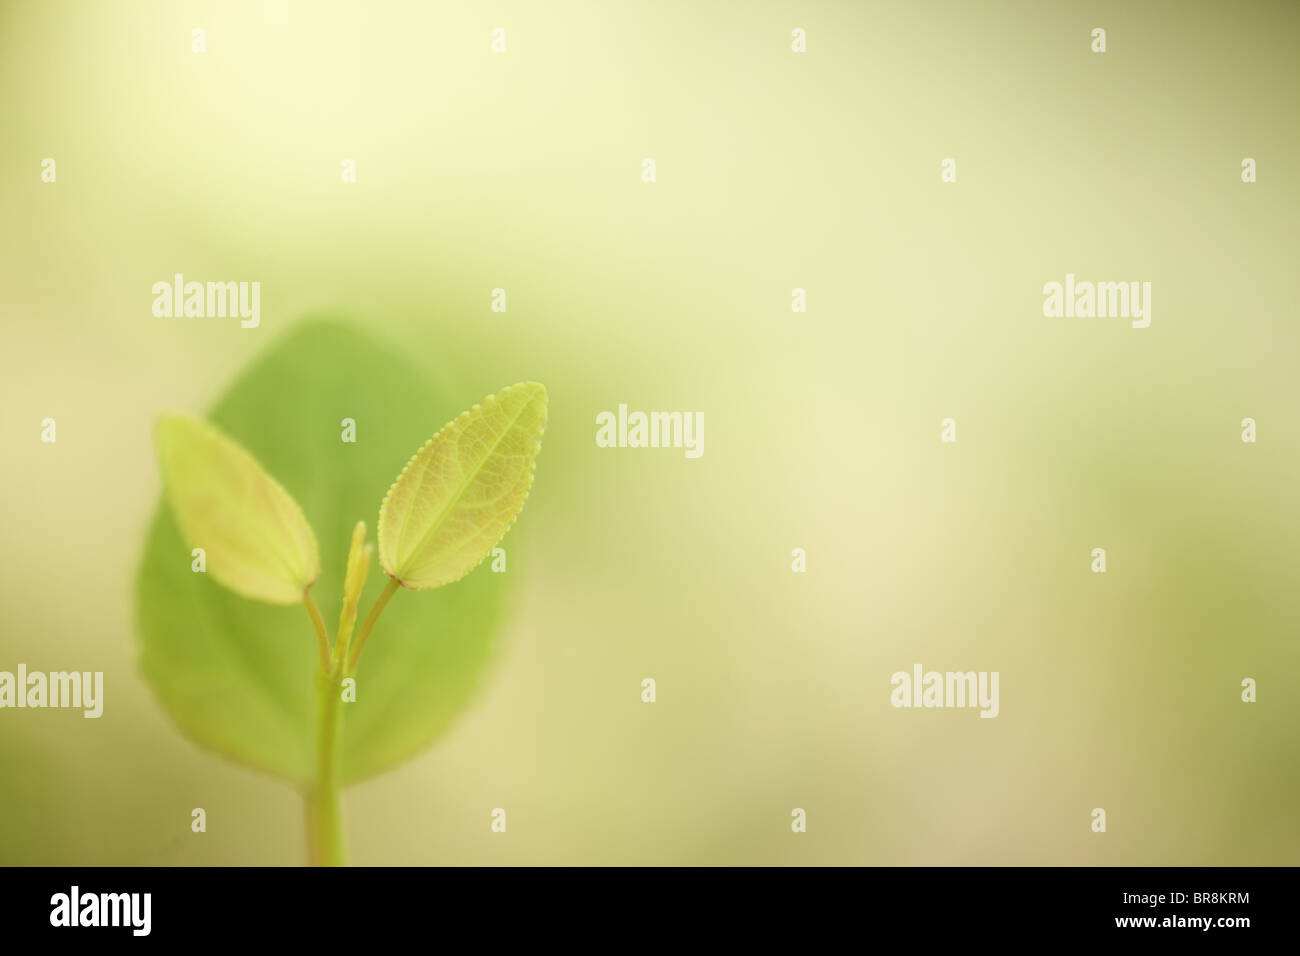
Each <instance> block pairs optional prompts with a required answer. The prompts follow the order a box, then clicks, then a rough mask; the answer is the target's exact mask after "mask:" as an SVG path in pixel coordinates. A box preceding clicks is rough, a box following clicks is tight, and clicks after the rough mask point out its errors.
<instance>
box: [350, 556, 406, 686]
mask: <svg viewBox="0 0 1300 956" xmlns="http://www.w3.org/2000/svg"><path fill="white" fill-rule="evenodd" d="M401 586H402V585H401V582H399V581H398V580H397V578H389V579H388V585H387V586H386V587H385V588H384V590H383V593H382V594H380V595H379V597H377V598H375V603H374V606H373V607H371V609H370V613H369V614H367V615H366V623H364V624H362V625H361V631H360V632H359V633H358V634H357V642H356V643H355V644H354V645H352V653H351V655H350V656H349V657H348V673H349V674H351V673H352V672H353V671H355V670H356V669H357V661H359V660H360V659H361V649H362V648H363V647H365V646H366V638H368V637H369V636H370V632H371V630H373V629H374V626H375V621H377V620H379V615H380V612H382V611H383V610H384V608H385V607H386V606H387V604H388V602H389V601H390V600H392V597H393V595H394V594H396V593H397V589H398V588H400V587H401Z"/></svg>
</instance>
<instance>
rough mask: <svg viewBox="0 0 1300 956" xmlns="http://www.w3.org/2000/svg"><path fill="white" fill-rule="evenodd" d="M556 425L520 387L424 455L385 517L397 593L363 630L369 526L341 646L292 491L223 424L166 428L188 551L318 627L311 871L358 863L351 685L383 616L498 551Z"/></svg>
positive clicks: (387, 590) (379, 602)
mask: <svg viewBox="0 0 1300 956" xmlns="http://www.w3.org/2000/svg"><path fill="white" fill-rule="evenodd" d="M546 413H547V394H546V389H545V387H544V386H542V385H540V384H538V383H536V382H528V383H522V384H518V385H512V386H510V387H509V388H505V389H502V390H501V391H500V392H498V393H497V394H495V395H489V396H488V397H487V398H485V399H484V400H483V401H482V403H480V404H478V405H475V406H474V407H473V408H471V409H469V410H468V411H466V412H464V413H462V414H461V415H460V416H459V417H457V418H456V419H455V420H453V421H452V422H450V423H448V424H447V425H446V426H444V427H443V428H442V429H441V430H440V431H439V432H438V433H437V434H436V435H434V436H433V437H432V438H431V439H429V440H428V441H427V442H425V444H424V445H423V446H422V447H421V448H420V449H419V450H417V451H416V452H415V454H414V455H413V456H412V457H411V459H410V461H408V462H407V464H406V467H405V468H403V469H402V471H401V473H400V474H399V475H398V476H397V478H396V480H395V481H394V482H393V484H392V486H391V487H390V488H389V489H388V494H387V495H386V496H385V497H384V499H383V501H382V502H381V504H380V506H379V520H378V525H377V538H378V549H377V553H378V558H379V565H380V567H381V568H382V569H383V571H384V573H385V574H386V575H387V576H388V581H387V583H386V585H385V586H384V589H383V590H382V591H381V592H380V594H379V595H378V597H377V598H376V599H375V601H374V603H373V605H372V606H371V607H370V610H369V612H368V613H367V614H366V616H365V618H364V619H363V620H362V623H361V625H360V627H359V628H358V627H357V618H358V614H357V611H358V605H359V603H360V600H361V596H362V591H363V589H364V587H365V584H366V579H367V576H368V574H369V571H370V566H371V564H372V563H373V562H374V559H375V556H376V548H375V546H374V545H373V544H371V543H369V542H367V540H366V524H365V522H364V521H358V522H357V523H356V525H355V527H354V528H353V531H352V536H351V546H350V548H349V550H348V556H347V563H346V569H345V573H344V581H343V601H342V608H341V610H340V613H339V621H338V627H337V630H336V632H335V634H334V636H333V637H332V638H331V636H330V633H329V628H328V627H327V626H326V623H325V619H324V617H323V616H322V614H321V611H320V608H319V607H318V606H317V603H316V600H315V598H314V597H313V596H312V586H313V585H314V584H315V583H316V581H317V579H318V577H319V576H320V572H321V562H320V552H319V548H318V545H317V540H316V535H315V533H314V532H313V531H312V528H311V525H310V524H309V523H308V522H307V518H306V516H305V514H304V512H303V509H302V508H301V507H300V506H299V504H298V503H297V501H295V500H294V498H293V496H292V495H291V494H290V493H289V491H288V490H286V489H285V488H284V487H283V486H282V485H281V484H280V483H279V482H278V481H276V479H275V478H274V477H272V476H271V475H270V474H268V473H267V471H266V470H265V469H263V467H262V466H261V464H259V462H258V460H257V459H256V458H255V457H254V456H253V455H252V453H250V452H249V451H248V450H246V449H245V448H244V447H243V446H241V445H240V444H238V443H237V442H235V441H234V440H233V439H232V438H230V437H228V436H227V435H226V434H225V433H223V432H222V431H221V430H220V429H218V428H217V427H216V426H215V425H212V424H209V423H207V422H204V421H201V420H199V419H196V418H192V417H189V416H186V415H167V416H164V417H163V418H162V419H160V421H159V422H158V425H157V429H156V433H155V439H156V445H157V450H158V458H159V462H160V465H161V470H162V475H163V484H164V486H165V488H166V494H167V499H168V502H169V503H170V506H171V511H172V515H173V517H174V519H175V523H176V526H177V528H178V529H179V531H180V535H181V537H182V539H183V541H184V543H185V545H186V546H187V547H190V548H202V549H203V550H204V553H205V555H206V571H207V573H209V574H210V575H211V576H212V578H213V579H215V580H216V582H217V583H218V584H220V585H222V586H223V587H225V588H226V589H228V590H229V591H231V592H233V593H234V594H235V595H238V596H239V597H241V598H244V599H248V600H251V601H259V602H265V603H267V604H272V605H292V604H302V605H303V606H304V608H305V609H306V613H307V616H308V618H309V619H310V621H311V626H312V630H313V631H314V633H315V641H316V706H315V760H314V767H313V768H312V770H311V773H310V775H309V779H304V780H302V781H301V782H302V784H303V786H304V792H305V796H306V803H307V832H308V848H309V857H310V859H311V862H312V863H314V864H319V865H341V864H343V863H344V862H345V847H344V838H343V824H342V813H341V808H340V797H339V794H340V789H341V786H342V783H343V779H344V775H343V773H342V772H341V759H340V752H341V751H340V748H341V742H342V737H343V733H342V728H343V712H344V707H343V703H344V701H345V697H346V694H347V693H348V692H349V685H350V686H351V688H353V689H354V688H355V686H356V682H357V679H358V673H359V670H358V669H359V666H360V662H361V657H362V652H363V651H364V650H365V647H366V643H367V641H369V640H370V638H371V635H372V634H373V633H374V632H375V629H376V623H377V621H378V620H379V617H380V615H381V614H382V613H383V611H384V608H385V607H387V605H388V603H389V601H391V600H392V598H393V596H394V595H395V594H396V593H397V592H398V591H399V590H402V589H407V590H412V591H425V590H430V589H433V588H440V587H442V586H444V585H447V584H452V583H454V582H456V581H459V580H460V579H461V578H463V577H464V576H465V575H466V574H468V573H469V572H470V571H471V570H473V569H474V568H475V567H476V566H477V565H478V564H479V563H481V562H482V561H483V559H484V558H485V557H487V555H488V554H490V553H491V551H492V549H493V548H494V547H495V546H496V544H497V543H498V542H499V541H500V540H501V538H502V537H503V536H504V535H505V533H506V532H507V531H508V530H509V529H510V526H511V525H512V524H513V523H514V521H515V518H516V517H517V516H518V515H519V512H520V510H521V509H522V508H523V506H524V502H525V500H526V499H527V497H528V492H529V489H530V488H531V487H532V483H533V473H534V470H535V466H536V460H537V454H538V451H539V450H540V448H541V439H542V433H543V431H544V430H545V427H546ZM453 639H454V636H453ZM303 776H307V775H305V774H304V775H303Z"/></svg>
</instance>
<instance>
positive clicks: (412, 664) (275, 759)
mask: <svg viewBox="0 0 1300 956" xmlns="http://www.w3.org/2000/svg"><path fill="white" fill-rule="evenodd" d="M439 383H440V384H439V385H438V386H436V387H435V386H432V385H430V383H429V381H428V380H427V379H426V378H425V377H424V376H423V375H422V374H420V373H419V372H417V371H415V370H414V369H412V367H411V366H410V364H409V363H408V362H407V361H406V360H405V359H403V358H402V357H401V356H400V355H397V354H395V353H393V352H392V351H390V350H388V349H386V348H381V347H379V346H377V345H376V344H375V343H374V342H373V341H372V340H370V339H369V338H367V337H365V336H362V335H360V334H358V333H356V332H353V331H351V330H349V329H347V328H345V327H342V326H339V325H335V324H330V323H319V322H313V323H306V324H300V325H298V326H297V327H295V329H294V330H293V331H292V332H291V333H290V334H289V335H288V336H287V337H285V338H282V339H279V340H277V341H276V342H274V343H273V344H272V345H271V346H270V347H268V348H267V349H266V350H265V351H264V352H262V354H261V355H260V356H259V358H258V359H257V360H256V361H255V362H254V364H253V365H252V366H251V367H250V368H249V369H248V370H247V371H246V372H245V373H244V374H243V375H242V376H241V377H240V378H239V379H238V380H237V381H236V382H235V384H234V385H233V386H232V387H231V388H230V389H229V390H228V391H227V392H226V393H225V395H224V396H223V397H222V398H221V399H220V400H219V401H218V402H217V404H216V406H215V408H213V409H212V412H211V414H210V415H209V416H208V417H209V418H210V419H211V421H213V422H214V423H215V424H216V425H217V426H218V427H219V428H220V429H221V430H222V431H224V432H225V433H226V434H228V435H230V436H231V437H232V438H233V439H234V440H236V441H238V442H239V443H240V444H241V445H243V446H244V447H245V448H247V449H248V450H249V451H250V452H251V453H252V454H253V455H254V456H255V457H256V458H257V460H259V461H260V462H262V464H263V465H264V466H265V468H266V470H267V471H268V472H269V473H270V474H273V475H275V476H276V478H277V479H279V480H280V481H281V482H282V483H283V484H284V486H285V487H287V488H291V489H293V493H294V496H295V497H296V498H297V500H298V502H299V503H300V504H301V505H302V510H303V512H304V514H305V515H306V517H307V520H308V521H309V522H310V523H311V526H312V527H313V528H315V530H316V535H317V539H318V541H319V545H320V556H321V573H320V577H319V579H318V580H317V582H316V584H315V585H314V586H313V588H312V595H313V596H314V597H315V598H316V600H317V602H318V603H319V604H320V607H321V609H322V612H323V613H324V615H325V617H326V619H327V620H330V619H332V618H333V616H334V615H335V614H337V613H338V612H339V610H340V609H341V607H342V598H343V580H344V575H345V573H346V570H347V556H348V551H349V543H350V539H351V535H352V531H353V529H354V527H355V526H356V523H357V521H358V519H364V518H366V517H367V516H369V515H373V514H374V513H375V506H376V504H377V503H378V502H379V501H380V500H381V499H382V498H383V495H384V491H385V489H386V488H387V486H388V484H389V481H390V479H391V477H392V474H393V463H394V462H397V461H401V460H402V459H403V458H404V457H406V455H408V454H409V453H410V448H411V441H412V436H418V435H420V434H425V435H427V434H429V432H430V431H432V430H433V429H434V428H436V427H437V426H438V424H439V423H441V422H445V421H448V420H449V419H451V418H453V417H454V416H455V415H456V413H457V412H458V411H460V410H461V409H463V408H464V407H465V403H466V394H467V393H468V394H470V395H473V394H481V392H479V391H478V389H473V390H470V389H468V388H465V387H462V386H461V385H459V384H458V383H457V382H456V381H454V380H453V379H452V378H451V377H450V375H446V374H440V376H439ZM344 418H352V419H354V420H355V422H356V437H357V440H356V442H355V443H350V442H344V441H341V440H340V432H341V422H342V420H343V419H344ZM519 533H520V532H519V531H518V530H516V531H515V533H514V534H515V535H516V536H517V535H519ZM522 567H523V565H518V564H515V563H512V564H511V572H512V573H510V574H492V573H491V571H490V570H489V569H488V568H487V567H482V568H479V569H478V570H477V571H475V572H474V573H472V574H470V575H468V576H467V577H466V578H465V579H464V580H463V581H461V582H460V583H458V584H457V585H456V586H455V587H450V588H442V589H440V590H438V591H434V592H432V593H428V594H420V595H406V596H405V598H406V599H405V600H403V599H401V598H399V599H398V600H394V601H392V602H391V603H390V604H389V605H388V607H387V609H386V610H385V611H384V615H383V618H382V619H381V620H380V622H379V625H378V626H377V627H376V628H375V633H374V635H373V637H372V638H371V639H370V641H369V643H368V644H367V646H366V652H365V658H364V660H363V661H362V666H361V672H360V674H359V675H358V684H357V700H356V702H354V703H348V704H347V705H346V706H345V712H344V719H343V754H342V772H343V776H344V779H345V780H356V779H358V778H361V777H365V776H369V775H371V774H374V773H376V772H379V771H381V770H383V769H385V768H387V767H391V766H392V765H394V764H396V763H399V762H400V761H402V760H404V759H406V758H408V757H410V756H412V755H414V754H415V753H418V752H419V751H420V750H422V749H424V748H425V747H427V746H428V745H429V744H430V743H432V742H433V741H434V740H435V739H436V738H437V737H438V735H439V734H441V733H442V732H443V731H444V730H445V729H446V728H447V727H448V725H449V724H450V723H451V722H452V720H453V719H454V718H455V717H456V716H457V714H459V713H460V712H461V711H462V710H463V709H464V708H465V706H466V704H467V702H468V701H469V699H470V697H471V694H472V692H473V691H474V689H475V687H476V686H477V684H478V681H479V678H480V675H481V674H482V673H483V670H484V668H485V666H486V664H487V662H488V660H489V659H490V654H491V650H492V646H493V636H494V635H495V634H496V632H497V630H498V626H499V623H500V620H501V615H502V611H503V607H504V604H505V601H506V599H507V596H508V587H509V585H511V584H513V583H514V582H515V581H516V580H517V578H518V575H519V571H518V569H519V568H522ZM387 583H388V579H387V578H385V577H384V576H383V575H382V574H371V575H370V576H369V578H368V580H367V581H366V583H365V587H364V590H363V591H362V595H361V608H362V611H363V612H364V611H365V610H366V609H368V608H369V607H370V605H371V604H372V603H373V602H374V600H375V598H376V597H377V596H378V595H379V593H380V592H381V591H382V590H383V588H384V586H385V585H386V584H387ZM137 616H138V631H139V636H140V660H141V665H142V667H143V670H144V673H145V677H146V679H147V680H148V681H149V683H150V684H151V686H152V687H153V688H154V691H155V692H156V694H157V696H158V698H159V700H160V701H161V702H162V704H163V707H164V709H165V710H166V711H167V713H168V714H169V715H170V716H171V718H172V719H173V720H174V721H175V722H176V724H177V725H178V726H179V727H180V729H181V731H182V732H183V733H184V734H185V735H186V736H187V737H189V738H190V739H191V740H193V741H195V742H197V743H198V744H200V745H201V746H203V747H205V748H207V749H209V750H213V751H216V752H219V753H222V754H225V755H227V756H229V757H230V758H232V759H234V760H237V761H239V762H240V763H243V764H245V765H248V766H253V767H257V768H260V769H262V770H266V771H269V772H271V773H274V774H276V775H278V776H281V777H284V778H286V779H289V780H292V781H295V782H300V783H307V782H309V781H310V779H311V778H312V776H313V767H314V763H313V762H314V755H315V751H314V746H315V736H314V734H315V693H316V690H315V687H316V685H315V671H316V666H317V665H316V648H315V640H314V638H313V633H312V628H311V624H310V622H309V620H308V618H307V614H306V613H305V612H304V611H303V609H302V608H300V607H282V606H277V605H270V604H261V603H257V602H253V601H248V600H246V599H244V598H241V597H239V596H238V595H236V594H234V593H232V592H231V591H229V590H227V589H225V588H223V587H221V586H220V585H219V584H217V582H216V581H214V580H213V577H212V575H211V574H195V573H193V572H192V571H191V570H190V553H189V549H188V548H187V547H186V546H185V544H184V542H183V541H182V539H181V536H180V533H179V531H178V530H177V527H176V524H175V521H174V519H173V517H172V514H171V509H170V508H168V507H167V506H166V503H163V504H162V505H161V506H160V507H159V510H158V514H157V516H156V517H155V519H154V522H153V527H152V529H151V530H150V532H149V536H148V540H147V543H146V548H145V553H144V558H143V561H142V563H141V566H140V573H139V578H138V581H137Z"/></svg>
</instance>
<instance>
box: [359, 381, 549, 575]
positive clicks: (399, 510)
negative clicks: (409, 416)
mask: <svg viewBox="0 0 1300 956" xmlns="http://www.w3.org/2000/svg"><path fill="white" fill-rule="evenodd" d="M545 428H546V388H545V387H544V386H542V385H539V384H538V383H536V382H526V383H522V384H519V385H512V386H510V387H509V388H506V389H502V390H501V392H500V393H499V394H497V395H489V396H488V397H487V398H485V399H483V402H482V404H480V405H475V406H474V407H473V408H471V409H470V410H469V411H467V412H464V413H463V414H461V415H460V416H459V417H458V418H457V419H456V420H455V421H453V422H451V423H450V424H448V425H446V426H445V427H444V428H443V429H442V430H441V431H440V432H438V434H436V435H434V436H433V437H432V438H431V439H429V440H428V441H427V442H425V444H424V447H423V448H421V449H420V450H419V451H417V452H416V453H415V455H414V456H412V458H411V460H410V461H409V462H407V464H406V467H405V468H403V469H402V473H401V474H400V475H398V476H397V480H396V481H395V482H393V486H392V487H391V488H390V489H389V490H388V494H387V495H386V496H385V498H384V502H383V504H382V505H381V506H380V508H379V564H380V566H381V567H383V569H384V571H385V572H387V574H388V575H389V576H390V577H393V578H396V579H397V580H398V582H400V583H401V585H402V586H403V587H407V588H411V589H412V590H416V591H423V590H425V589H428V588H438V587H442V586H443V585H444V584H450V583H451V582H453V581H458V580H460V579H461V578H462V577H464V576H465V575H466V574H468V573H469V572H470V571H472V570H473V569H474V567H475V566H476V565H478V564H479V562H481V561H482V560H483V559H484V558H485V557H487V556H488V554H489V553H490V552H491V551H492V549H493V548H494V547H496V544H497V542H498V541H500V540H501V537H502V535H504V534H505V533H506V532H507V531H508V530H510V526H511V525H512V524H514V521H515V518H516V517H518V515H519V512H520V510H521V509H522V508H523V506H524V502H525V501H526V500H527V499H528V491H529V489H530V488H531V487H532V485H533V470H534V468H535V466H536V463H537V453H538V451H539V450H540V449H541V445H542V432H543V431H544V430H545Z"/></svg>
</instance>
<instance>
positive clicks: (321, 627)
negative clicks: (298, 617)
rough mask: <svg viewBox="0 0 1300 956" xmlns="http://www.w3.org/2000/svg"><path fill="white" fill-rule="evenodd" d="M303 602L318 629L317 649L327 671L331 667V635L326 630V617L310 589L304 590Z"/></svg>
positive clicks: (323, 668) (321, 665)
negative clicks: (322, 615)
mask: <svg viewBox="0 0 1300 956" xmlns="http://www.w3.org/2000/svg"><path fill="white" fill-rule="evenodd" d="M302 603H303V605H304V606H305V607H306V608H307V616H308V617H310V618H311V624H312V627H314V628H315V629H316V649H317V651H319V652H320V667H321V670H322V671H324V672H325V673H329V669H330V636H329V631H327V630H325V619H324V618H323V617H321V616H320V608H318V607H317V606H316V599H315V598H314V597H312V596H311V592H310V591H304V592H303V595H302Z"/></svg>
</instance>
